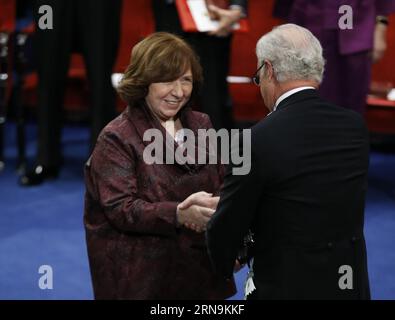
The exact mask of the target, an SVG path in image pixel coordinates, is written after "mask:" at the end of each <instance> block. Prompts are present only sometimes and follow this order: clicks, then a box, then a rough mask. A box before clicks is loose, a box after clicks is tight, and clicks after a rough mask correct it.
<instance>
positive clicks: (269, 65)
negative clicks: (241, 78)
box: [265, 61, 274, 81]
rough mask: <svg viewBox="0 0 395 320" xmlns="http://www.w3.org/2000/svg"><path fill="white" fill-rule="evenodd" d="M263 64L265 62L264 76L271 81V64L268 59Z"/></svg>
mask: <svg viewBox="0 0 395 320" xmlns="http://www.w3.org/2000/svg"><path fill="white" fill-rule="evenodd" d="M265 64H266V66H265V72H266V76H267V78H268V80H269V81H272V80H273V79H274V69H273V65H272V64H271V62H270V61H265Z"/></svg>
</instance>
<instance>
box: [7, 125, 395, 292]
mask: <svg viewBox="0 0 395 320" xmlns="http://www.w3.org/2000/svg"><path fill="white" fill-rule="evenodd" d="M28 137H29V142H28V155H29V158H30V159H33V158H34V155H35V127H34V126H29V127H28ZM63 137H64V143H63V146H64V148H63V149H64V155H65V165H64V167H63V169H62V171H61V175H60V178H59V179H58V180H56V181H52V182H48V183H45V184H44V185H42V186H39V187H33V188H21V187H19V186H18V184H17V175H16V173H15V163H16V150H15V126H13V125H8V126H7V143H6V168H5V170H4V171H3V172H2V173H0V299H92V298H93V294H92V287H91V281H90V274H89V267H88V259H87V253H86V247H85V234H84V230H83V224H82V217H83V196H84V184H83V174H82V169H83V164H84V162H85V160H86V158H87V156H88V138H89V136H88V131H87V129H86V128H85V127H78V126H68V127H66V128H65V130H64V134H63ZM365 234H366V239H367V246H368V259H369V275H370V283H371V290H372V297H373V299H395V250H394V249H395V154H388V153H387V154H384V153H378V152H372V153H371V164H370V173H369V191H368V197H367V206H366V225H365ZM41 265H50V266H51V267H52V269H53V289H52V290H42V289H40V288H39V285H38V283H39V278H40V276H41V275H40V274H39V272H38V269H39V267H40V266H41ZM245 275H246V270H245V269H244V270H242V271H241V272H239V273H238V274H237V275H236V278H237V284H238V288H239V292H238V293H237V295H236V296H235V297H234V298H235V299H242V297H243V292H242V290H241V288H242V284H243V282H244V279H245Z"/></svg>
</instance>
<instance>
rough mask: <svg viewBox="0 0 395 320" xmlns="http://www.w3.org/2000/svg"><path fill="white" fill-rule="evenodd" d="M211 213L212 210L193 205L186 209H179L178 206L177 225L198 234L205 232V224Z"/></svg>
mask: <svg viewBox="0 0 395 320" xmlns="http://www.w3.org/2000/svg"><path fill="white" fill-rule="evenodd" d="M213 213H214V210H213V209H210V208H205V207H201V206H198V205H195V204H194V205H192V206H190V207H188V208H186V209H181V208H180V205H178V206H177V219H178V223H180V224H181V225H184V226H185V227H187V228H189V229H192V230H194V231H196V232H199V233H200V232H203V231H205V230H206V225H207V222H208V221H209V220H210V218H211V216H212V215H213Z"/></svg>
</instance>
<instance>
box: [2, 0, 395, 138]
mask: <svg viewBox="0 0 395 320" xmlns="http://www.w3.org/2000/svg"><path fill="white" fill-rule="evenodd" d="M2 1H5V0H2ZM5 2H8V1H5ZM272 6H273V0H265V1H262V0H250V7H249V24H250V31H249V32H248V33H246V34H244V33H240V34H236V35H235V37H234V43H233V49H232V62H231V71H230V73H231V75H234V76H248V77H250V76H251V75H252V74H253V73H254V72H255V70H256V57H255V44H256V42H257V40H258V39H259V38H260V36H261V35H262V34H264V33H266V32H267V31H269V30H271V29H272V27H273V26H274V25H276V24H278V23H280V21H279V20H276V19H273V18H272V17H271V12H272ZM121 26H122V27H121V28H122V36H121V43H120V49H119V55H118V59H117V63H116V66H115V71H116V72H122V71H123V70H124V69H125V67H126V66H127V64H128V62H129V58H130V51H131V48H132V47H133V45H134V44H135V43H136V42H138V41H139V40H140V39H141V38H143V37H144V36H145V35H147V34H149V33H151V32H152V31H153V29H154V24H153V18H152V13H151V11H150V1H147V0H124V4H123V11H122V25H121ZM394 71H395V16H392V17H391V19H390V27H389V38H388V51H387V53H386V56H385V58H384V59H383V60H382V61H380V62H379V63H378V64H376V65H375V66H374V68H373V79H374V80H380V81H390V82H392V83H393V85H395V72H394ZM69 75H70V77H71V80H70V81H69V83H70V84H69V87H68V89H67V93H66V101H65V105H66V108H67V109H76V108H77V109H78V108H81V106H87V105H88V97H87V93H88V91H87V86H86V84H85V70H84V67H83V62H82V59H81V57H79V56H78V55H74V56H73V59H72V63H71V68H70V72H69ZM35 85H36V80H35V79H34V77H31V78H30V79H29V80H28V81H27V88H26V89H27V90H26V91H27V92H26V98H27V100H28V101H29V102H30V103H34V102H35V92H34V87H35ZM81 87H82V88H84V90H82V91H81ZM230 90H231V95H232V98H233V102H234V116H235V118H236V119H237V120H259V119H261V118H262V117H263V116H264V115H265V114H266V112H267V111H266V108H265V107H264V105H263V103H262V99H261V97H260V93H259V89H258V88H257V87H255V86H254V85H253V84H231V85H230ZM85 108H86V107H85ZM123 108H124V103H123V102H122V101H120V100H119V101H118V110H122V109H123ZM372 108H374V107H372ZM380 110H381V109H379V110H376V111H374V112H371V108H370V109H369V112H368V113H367V117H368V123H369V125H370V126H371V127H372V129H376V128H379V127H380V123H383V117H381V114H382V112H381V111H380ZM386 110H387V109H386ZM386 112H389V113H394V112H395V108H394V110H392V109H391V110H390V111H386ZM378 115H379V116H378ZM384 118H386V119H388V115H387V116H385V117H384ZM392 124H393V125H392V129H393V128H395V121H394V120H392ZM383 126H384V125H383ZM385 130H387V131H388V128H387V129H385Z"/></svg>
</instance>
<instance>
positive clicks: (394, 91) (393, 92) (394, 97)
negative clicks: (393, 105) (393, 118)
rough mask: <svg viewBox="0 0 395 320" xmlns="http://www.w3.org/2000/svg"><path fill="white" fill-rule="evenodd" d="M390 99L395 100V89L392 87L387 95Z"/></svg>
mask: <svg viewBox="0 0 395 320" xmlns="http://www.w3.org/2000/svg"><path fill="white" fill-rule="evenodd" d="M387 99H388V100H391V101H395V89H391V91H390V92H389V93H388V96H387Z"/></svg>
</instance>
